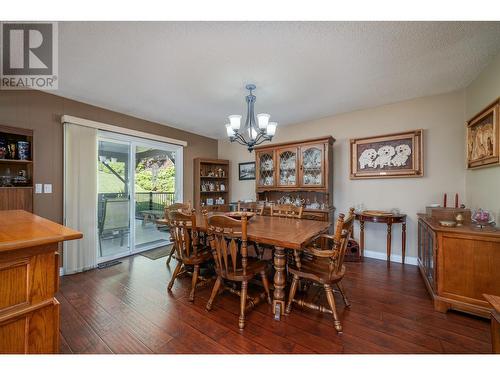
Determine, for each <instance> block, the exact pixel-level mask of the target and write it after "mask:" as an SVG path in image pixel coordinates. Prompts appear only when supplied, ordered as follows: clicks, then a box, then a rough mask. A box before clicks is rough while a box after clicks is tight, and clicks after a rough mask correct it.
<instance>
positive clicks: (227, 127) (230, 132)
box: [226, 124, 234, 137]
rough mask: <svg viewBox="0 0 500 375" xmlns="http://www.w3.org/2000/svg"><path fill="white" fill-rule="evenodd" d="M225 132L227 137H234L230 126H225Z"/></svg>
mask: <svg viewBox="0 0 500 375" xmlns="http://www.w3.org/2000/svg"><path fill="white" fill-rule="evenodd" d="M226 132H227V136H228V137H234V130H233V128H232V127H231V124H226Z"/></svg>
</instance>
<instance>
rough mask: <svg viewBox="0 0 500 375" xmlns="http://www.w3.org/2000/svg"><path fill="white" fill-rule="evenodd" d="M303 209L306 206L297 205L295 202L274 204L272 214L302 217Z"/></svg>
mask: <svg viewBox="0 0 500 375" xmlns="http://www.w3.org/2000/svg"><path fill="white" fill-rule="evenodd" d="M303 210H304V208H303V207H302V206H300V207H297V206H294V205H293V204H273V205H272V206H271V216H278V217H291V218H295V219H302V211H303Z"/></svg>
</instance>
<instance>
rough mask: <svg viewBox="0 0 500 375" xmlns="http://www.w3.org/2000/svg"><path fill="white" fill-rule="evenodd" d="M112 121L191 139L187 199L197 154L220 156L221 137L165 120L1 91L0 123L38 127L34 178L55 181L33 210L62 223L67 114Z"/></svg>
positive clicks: (39, 196)
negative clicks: (63, 120)
mask: <svg viewBox="0 0 500 375" xmlns="http://www.w3.org/2000/svg"><path fill="white" fill-rule="evenodd" d="M65 114H67V115H72V116H77V117H82V118H85V119H89V120H94V121H99V122H104V123H108V124H113V125H117V126H121V127H125V128H129V129H135V130H140V131H144V132H148V133H151V134H157V135H160V136H165V137H171V138H176V139H181V140H184V141H187V143H188V146H187V147H185V148H184V177H183V179H184V181H183V182H184V192H183V193H184V199H185V200H188V199H191V200H192V197H193V158H195V157H206V158H215V157H217V141H216V140H215V139H211V138H207V137H202V136H199V135H196V134H192V133H188V132H185V131H182V130H178V129H174V128H171V127H168V126H164V125H161V124H157V123H153V122H149V121H145V120H141V119H138V118H135V117H132V116H127V115H124V114H120V113H117V112H113V111H109V110H106V109H103V108H99V107H94V106H91V105H88V104H84V103H80V102H77V101H74V100H69V99H65V98H62V97H59V96H55V95H50V94H46V93H43V92H38V91H0V124H2V125H8V126H16V127H20V128H28V129H34V138H35V141H34V143H35V144H34V159H35V170H34V174H35V182H36V183H51V184H53V193H52V194H35V200H34V211H35V213H36V214H38V215H41V216H44V217H46V218H48V219H51V220H55V221H57V222H61V221H62V210H63V127H62V125H61V116H62V115H65Z"/></svg>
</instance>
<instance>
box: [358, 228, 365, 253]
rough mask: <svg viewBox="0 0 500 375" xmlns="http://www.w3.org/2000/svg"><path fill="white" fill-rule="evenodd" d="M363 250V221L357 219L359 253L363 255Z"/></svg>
mask: <svg viewBox="0 0 500 375" xmlns="http://www.w3.org/2000/svg"><path fill="white" fill-rule="evenodd" d="M364 250H365V222H364V221H363V220H360V221H359V253H360V254H361V256H363V253H364Z"/></svg>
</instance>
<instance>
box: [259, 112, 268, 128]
mask: <svg viewBox="0 0 500 375" xmlns="http://www.w3.org/2000/svg"><path fill="white" fill-rule="evenodd" d="M270 118H271V115H269V114H267V113H259V114H258V115H257V122H258V123H259V129H260V130H266V128H267V124H269V119H270Z"/></svg>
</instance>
